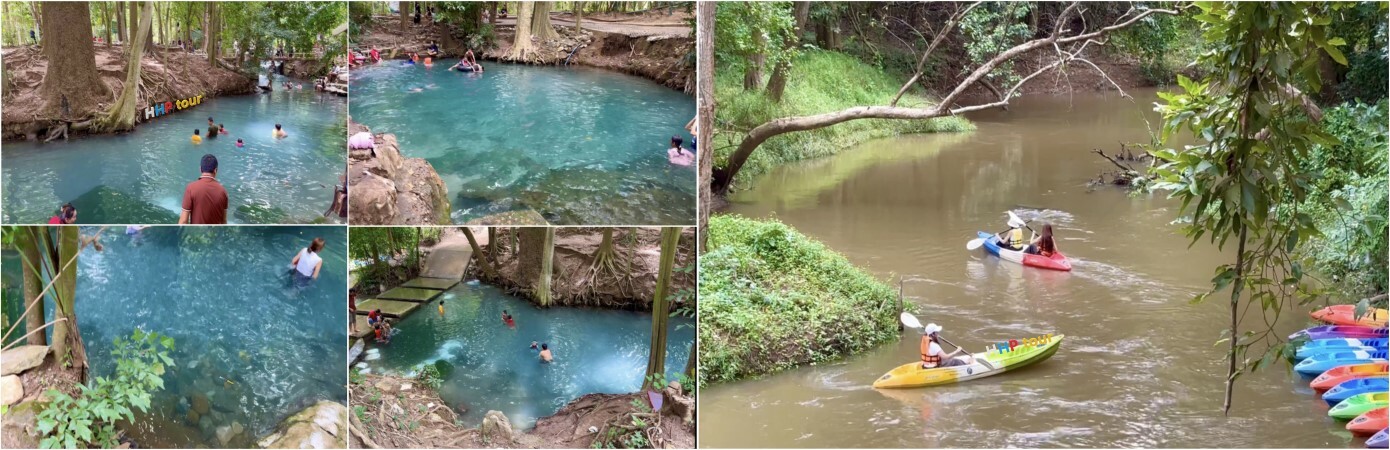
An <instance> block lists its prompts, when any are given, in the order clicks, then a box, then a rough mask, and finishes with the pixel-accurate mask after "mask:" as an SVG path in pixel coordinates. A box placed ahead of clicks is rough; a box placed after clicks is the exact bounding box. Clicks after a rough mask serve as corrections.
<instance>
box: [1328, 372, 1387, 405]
mask: <svg viewBox="0 0 1390 450" xmlns="http://www.w3.org/2000/svg"><path fill="white" fill-rule="evenodd" d="M1386 391H1390V379H1385V378H1379V377H1376V378H1357V379H1354V380H1347V381H1343V382H1342V383H1341V384H1338V385H1337V386H1336V387H1333V388H1332V389H1328V390H1327V393H1325V394H1322V400H1323V401H1325V402H1327V406H1332V405H1336V404H1338V403H1341V402H1342V400H1346V399H1349V398H1352V397H1355V396H1356V395H1358V394H1365V393H1367V392H1386Z"/></svg>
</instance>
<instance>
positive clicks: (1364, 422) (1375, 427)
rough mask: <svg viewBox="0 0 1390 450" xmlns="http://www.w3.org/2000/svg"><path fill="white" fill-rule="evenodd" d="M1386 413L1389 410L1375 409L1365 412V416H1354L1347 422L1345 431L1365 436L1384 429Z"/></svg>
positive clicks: (1389, 410)
mask: <svg viewBox="0 0 1390 450" xmlns="http://www.w3.org/2000/svg"><path fill="white" fill-rule="evenodd" d="M1387 412H1390V409H1387V408H1376V409H1372V410H1370V411H1366V413H1365V414H1362V415H1359V416H1356V418H1355V419H1352V420H1351V422H1347V431H1350V432H1352V434H1362V435H1365V434H1373V433H1375V432H1377V431H1380V430H1382V429H1385V427H1386V422H1387V420H1386V416H1387Z"/></svg>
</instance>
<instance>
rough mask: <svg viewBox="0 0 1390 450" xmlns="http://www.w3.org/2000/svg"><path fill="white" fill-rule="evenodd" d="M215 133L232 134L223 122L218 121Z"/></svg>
mask: <svg viewBox="0 0 1390 450" xmlns="http://www.w3.org/2000/svg"><path fill="white" fill-rule="evenodd" d="M217 134H232V132H230V131H227V126H226V125H223V124H220V123H219V124H217Z"/></svg>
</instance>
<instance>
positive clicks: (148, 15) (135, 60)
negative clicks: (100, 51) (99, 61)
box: [97, 2, 154, 131]
mask: <svg viewBox="0 0 1390 450" xmlns="http://www.w3.org/2000/svg"><path fill="white" fill-rule="evenodd" d="M139 6H140V10H141V11H140V15H139V17H140V18H139V19H138V21H139V27H138V28H137V29H136V32H135V40H134V41H131V43H130V57H129V58H128V59H127V60H126V66H125V84H124V85H122V87H121V96H120V97H118V98H116V103H114V104H112V105H111V109H109V110H107V111H106V117H103V118H101V120H99V121H98V122H97V129H98V130H102V131H129V130H133V129H135V103H136V102H137V101H138V100H139V99H140V59H141V58H143V57H144V56H145V52H144V50H143V49H144V48H145V44H146V42H145V40H146V39H148V38H149V34H148V32H149V29H150V21H151V20H153V9H154V3H153V2H139Z"/></svg>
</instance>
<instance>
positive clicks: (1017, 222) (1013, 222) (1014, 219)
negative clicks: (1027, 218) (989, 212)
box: [1006, 211, 1028, 228]
mask: <svg viewBox="0 0 1390 450" xmlns="http://www.w3.org/2000/svg"><path fill="white" fill-rule="evenodd" d="M1006 212H1008V213H1009V226H1011V227H1014V228H1023V227H1026V226H1028V222H1024V221H1023V219H1020V218H1018V214H1014V212H1013V211H1006Z"/></svg>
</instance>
